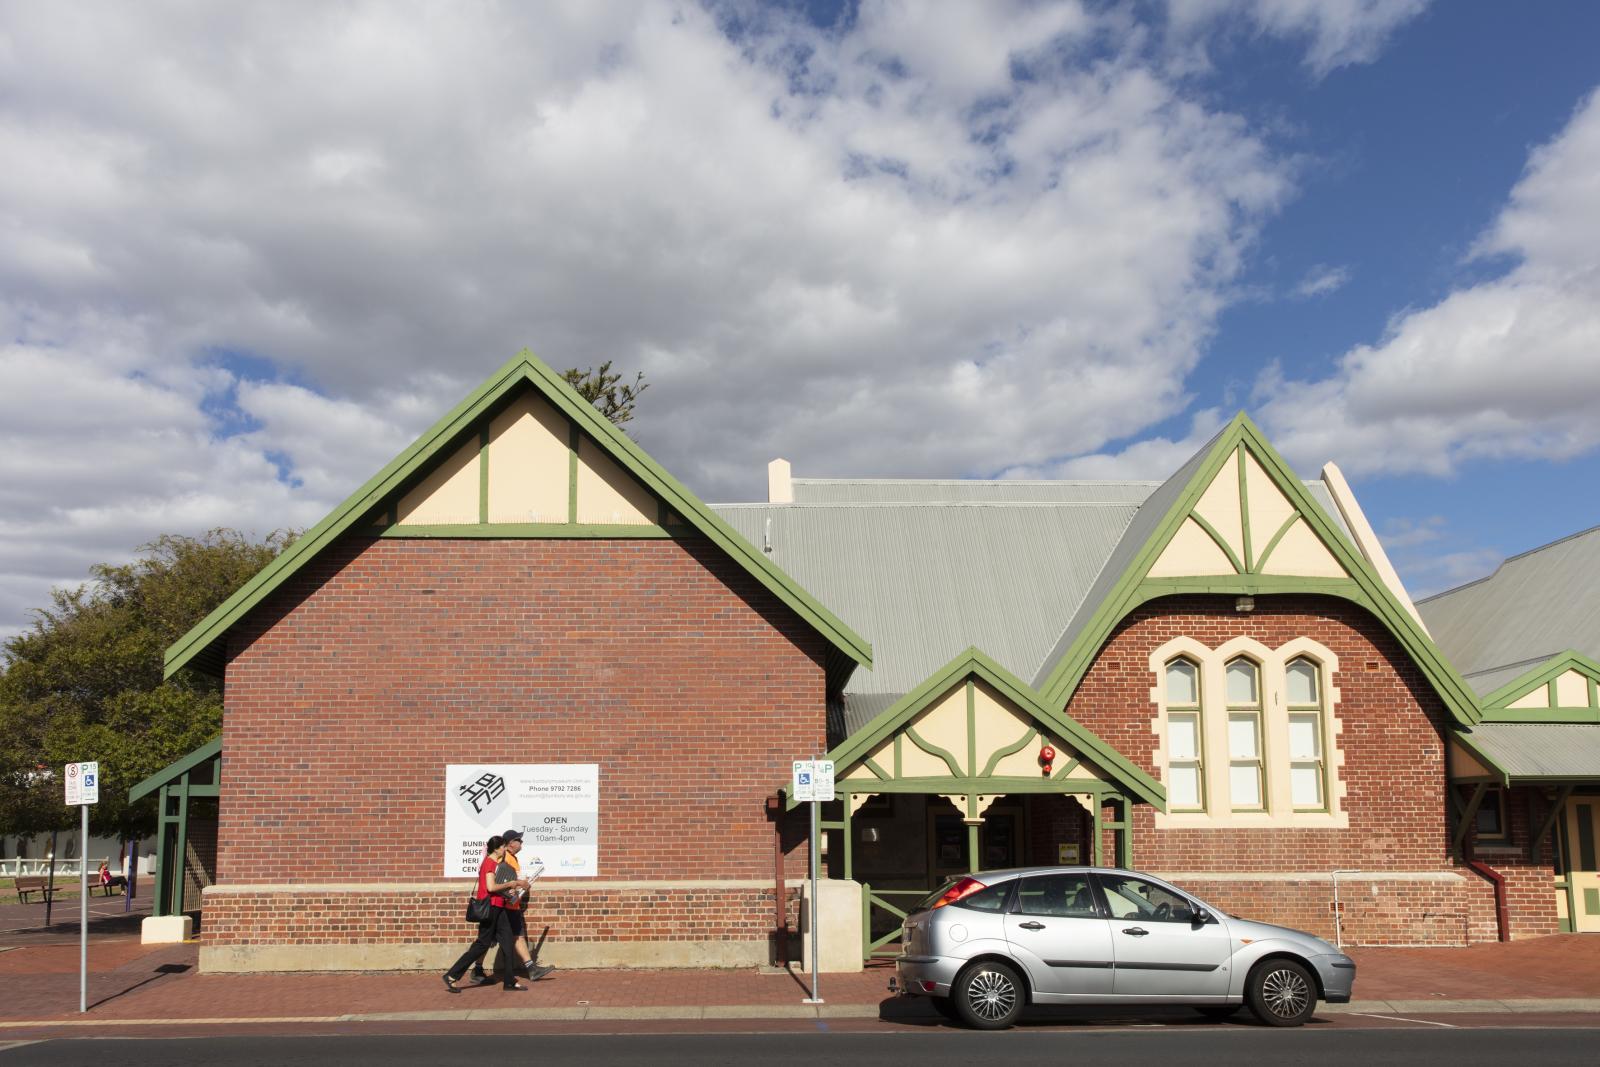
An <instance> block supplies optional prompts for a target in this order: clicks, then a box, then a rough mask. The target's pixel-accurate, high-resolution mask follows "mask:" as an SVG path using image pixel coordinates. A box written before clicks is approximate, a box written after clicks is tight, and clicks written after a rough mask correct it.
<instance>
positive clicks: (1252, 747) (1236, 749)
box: [1225, 656, 1267, 811]
mask: <svg viewBox="0 0 1600 1067" xmlns="http://www.w3.org/2000/svg"><path fill="white" fill-rule="evenodd" d="M1225 676H1226V692H1227V700H1228V800H1229V803H1230V805H1231V806H1232V807H1233V810H1234V811H1263V810H1265V809H1266V806H1267V805H1266V796H1267V790H1266V776H1265V774H1264V773H1263V769H1262V761H1261V752H1262V744H1261V668H1260V667H1259V666H1257V665H1256V663H1255V661H1254V660H1249V659H1245V658H1244V657H1243V656H1241V657H1239V658H1238V659H1235V660H1230V661H1229V662H1228V666H1227V668H1226V670H1225Z"/></svg>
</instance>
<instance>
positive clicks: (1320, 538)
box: [1034, 412, 1480, 725]
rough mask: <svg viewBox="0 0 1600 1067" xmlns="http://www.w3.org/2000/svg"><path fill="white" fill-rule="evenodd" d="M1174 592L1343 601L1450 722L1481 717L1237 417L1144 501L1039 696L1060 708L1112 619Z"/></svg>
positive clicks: (1378, 583)
mask: <svg viewBox="0 0 1600 1067" xmlns="http://www.w3.org/2000/svg"><path fill="white" fill-rule="evenodd" d="M1158 505H1159V510H1157V506H1158ZM1181 593H1208V594H1219V593H1220V594H1228V595H1237V596H1240V597H1255V596H1259V595H1270V594H1276V593H1305V594H1317V595H1326V596H1334V597H1339V598H1341V599H1344V600H1348V601H1350V602H1352V603H1354V604H1357V605H1359V606H1360V607H1362V608H1363V609H1365V610H1366V611H1368V612H1369V613H1371V614H1372V615H1373V616H1374V617H1376V618H1377V619H1378V621H1379V622H1380V623H1382V624H1383V626H1384V627H1385V629H1387V630H1388V631H1389V632H1390V633H1391V634H1392V635H1393V636H1394V637H1395V638H1396V640H1397V641H1398V642H1399V643H1400V645H1401V646H1402V648H1404V650H1405V651H1406V653H1407V654H1408V655H1409V656H1410V657H1411V659H1412V661H1413V662H1415V663H1416V664H1417V666H1418V667H1419V668H1420V670H1421V671H1422V674H1423V675H1424V677H1425V678H1426V679H1427V681H1428V682H1429V684H1430V685H1431V686H1432V687H1433V689H1434V690H1435V692H1437V693H1438V694H1439V696H1440V698H1441V699H1442V700H1443V702H1444V704H1445V706H1446V708H1447V709H1448V710H1449V711H1450V713H1451V715H1452V716H1453V717H1454V718H1455V719H1456V721H1457V722H1458V723H1459V724H1461V725H1471V724H1473V723H1476V722H1477V721H1478V720H1479V717H1480V713H1479V709H1478V702H1477V699H1476V696H1475V694H1473V693H1472V691H1471V690H1470V689H1469V688H1468V687H1467V685H1466V683H1465V682H1464V681H1463V680H1462V679H1461V676H1460V675H1459V674H1458V673H1457V672H1456V670H1455V668H1454V667H1453V666H1451V664H1450V663H1449V662H1448V661H1447V660H1446V659H1445V658H1444V656H1443V654H1442V653H1440V651H1439V649H1438V648H1437V646H1435V645H1434V643H1433V641H1432V640H1431V639H1430V638H1429V637H1428V635H1427V633H1426V632H1424V631H1423V629H1422V627H1421V626H1420V624H1419V623H1418V621H1417V619H1416V618H1414V617H1413V616H1412V615H1411V613H1410V612H1408V611H1407V610H1406V609H1405V607H1404V606H1403V605H1401V604H1400V602H1399V601H1398V600H1396V599H1395V596H1394V593H1393V591H1392V590H1390V589H1389V587H1388V586H1387V585H1386V584H1384V582H1383V580H1382V578H1380V577H1379V576H1378V574H1377V572H1376V571H1374V570H1373V568H1372V565H1371V564H1370V563H1369V562H1368V561H1367V560H1366V558H1365V557H1363V556H1362V555H1361V553H1360V552H1359V551H1357V550H1356V549H1355V547H1354V546H1352V545H1351V544H1350V543H1349V542H1348V541H1346V540H1345V538H1344V537H1343V536H1342V535H1341V534H1340V533H1339V531H1338V529H1337V528H1336V527H1335V526H1334V524H1333V520H1332V519H1331V518H1330V517H1329V516H1328V515H1327V514H1326V513H1324V512H1323V511H1322V509H1321V508H1319V507H1318V506H1317V505H1316V503H1315V502H1314V501H1313V500H1312V499H1311V496H1310V494H1309V493H1308V492H1307V491H1306V487H1305V485H1304V483H1303V482H1301V481H1300V480H1299V479H1298V478H1296V477H1295V475H1294V472H1293V471H1291V470H1290V469H1289V466H1288V464H1287V463H1285V462H1284V460H1283V458H1282V457H1281V456H1279V455H1278V454H1277V452H1276V451H1275V450H1274V449H1273V448H1272V446H1271V445H1270V444H1269V443H1268V442H1267V440H1266V438H1265V437H1264V436H1263V435H1262V434H1261V431H1260V430H1258V429H1257V428H1256V427H1255V425H1254V424H1253V423H1251V422H1250V420H1249V419H1248V418H1246V417H1245V415H1244V413H1243V412H1240V413H1239V414H1238V415H1237V416H1235V417H1234V419H1233V421H1232V422H1230V423H1229V424H1228V426H1227V427H1226V428H1224V429H1223V430H1222V431H1221V432H1220V433H1218V434H1217V436H1216V437H1214V438H1212V440H1211V441H1210V442H1209V443H1208V444H1207V445H1206V447H1205V448H1203V449H1201V450H1200V452H1198V453H1196V455H1195V456H1194V457H1193V458H1191V459H1190V460H1189V462H1188V463H1185V464H1184V466H1183V467H1182V468H1180V469H1179V471H1178V472H1177V473H1176V474H1174V475H1173V477H1172V478H1170V479H1168V481H1167V482H1165V483H1163V485H1162V486H1161V488H1160V489H1158V490H1156V492H1155V493H1152V494H1151V497H1150V501H1149V503H1147V504H1146V506H1145V508H1142V509H1140V514H1139V516H1138V517H1137V521H1136V522H1135V523H1134V524H1131V525H1130V526H1129V528H1128V530H1127V532H1126V533H1125V534H1124V537H1123V541H1122V542H1121V543H1119V544H1118V546H1117V548H1116V550H1115V551H1114V552H1113V553H1112V556H1111V559H1110V560H1108V562H1107V564H1106V568H1105V570H1104V571H1102V573H1101V576H1100V577H1099V578H1098V579H1096V583H1095V589H1094V590H1093V591H1092V596H1091V597H1090V598H1086V599H1085V601H1084V603H1083V604H1082V605H1081V606H1080V607H1079V609H1078V611H1077V612H1076V613H1074V615H1073V617H1072V618H1071V619H1070V620H1069V621H1068V623H1067V626H1066V628H1065V630H1064V631H1063V633H1062V636H1061V638H1060V639H1059V640H1058V641H1057V643H1056V646H1055V648H1054V649H1052V651H1051V653H1050V655H1049V656H1048V657H1046V659H1045V661H1044V663H1043V664H1041V665H1040V668H1039V671H1038V672H1037V674H1036V676H1035V682H1034V686H1035V688H1036V690H1037V691H1038V692H1039V693H1041V694H1042V695H1043V697H1044V699H1045V701H1046V702H1047V703H1048V704H1049V705H1050V706H1052V707H1065V706H1066V703H1067V701H1068V700H1069V699H1070V698H1071V696H1072V693H1073V691H1074V690H1075V689H1076V688H1077V685H1078V683H1079V682H1080V681H1081V680H1082V678H1083V676H1084V673H1085V672H1086V671H1087V670H1088V669H1089V665H1090V663H1091V662H1093V659H1094V656H1095V655H1096V653H1097V652H1098V651H1099V649H1100V647H1101V645H1102V644H1103V643H1104V642H1105V640H1106V638H1107V637H1108V636H1109V635H1110V633H1111V631H1112V629H1113V628H1114V627H1115V626H1116V625H1117V623H1118V622H1120V621H1121V620H1122V619H1123V618H1125V617H1126V616H1127V615H1128V613H1129V612H1131V611H1133V610H1134V609H1135V608H1137V607H1138V606H1139V605H1140V604H1142V603H1144V602H1145V601H1147V600H1152V599H1155V598H1157V597H1161V596H1168V595H1172V594H1181Z"/></svg>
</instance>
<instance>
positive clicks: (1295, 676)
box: [1284, 656, 1328, 811]
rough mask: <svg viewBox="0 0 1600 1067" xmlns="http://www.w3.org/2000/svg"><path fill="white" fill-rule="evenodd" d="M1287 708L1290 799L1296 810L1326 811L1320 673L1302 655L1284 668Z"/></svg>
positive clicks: (1326, 791)
mask: <svg viewBox="0 0 1600 1067" xmlns="http://www.w3.org/2000/svg"><path fill="white" fill-rule="evenodd" d="M1284 690H1285V696H1286V697H1287V698H1288V699H1287V704H1288V706H1289V799H1290V802H1291V803H1292V804H1293V805H1294V810H1295V811H1325V810H1327V807H1328V800H1327V797H1328V771H1327V765H1326V763H1325V761H1324V759H1323V739H1322V672H1321V670H1320V668H1319V667H1318V665H1317V664H1316V663H1315V662H1314V661H1312V660H1310V659H1307V658H1306V657H1304V656H1301V657H1300V658H1298V659H1295V660H1292V661H1290V663H1289V665H1288V666H1287V667H1286V668H1284Z"/></svg>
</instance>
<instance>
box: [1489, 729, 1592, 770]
mask: <svg viewBox="0 0 1600 1067" xmlns="http://www.w3.org/2000/svg"><path fill="white" fill-rule="evenodd" d="M1470 737H1471V739H1472V742H1473V744H1475V745H1476V746H1477V747H1478V748H1480V749H1482V750H1483V753H1484V755H1486V756H1488V757H1489V758H1490V759H1492V760H1494V762H1495V763H1497V764H1499V765H1500V767H1501V768H1502V769H1504V770H1505V772H1506V773H1507V774H1508V775H1509V776H1510V777H1511V778H1513V779H1516V778H1547V779H1553V780H1564V781H1576V780H1581V779H1588V780H1590V781H1600V725H1595V724H1593V723H1583V724H1569V723H1479V724H1478V725H1477V726H1474V727H1473V728H1472V730H1471V733H1470Z"/></svg>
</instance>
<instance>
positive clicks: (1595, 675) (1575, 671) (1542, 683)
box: [1483, 651, 1600, 723]
mask: <svg viewBox="0 0 1600 1067" xmlns="http://www.w3.org/2000/svg"><path fill="white" fill-rule="evenodd" d="M1483 721H1485V722H1501V723H1509V722H1526V723H1600V663H1596V662H1595V661H1594V660H1592V659H1589V658H1588V657H1587V656H1584V655H1581V654H1579V653H1577V652H1573V651H1567V652H1563V653H1561V654H1560V655H1558V656H1552V657H1551V658H1550V659H1548V660H1546V661H1545V662H1544V663H1541V664H1540V665H1539V666H1537V667H1535V668H1534V669H1533V670H1531V671H1529V672H1528V673H1526V674H1524V675H1522V676H1521V677H1520V678H1517V679H1515V680H1514V681H1511V682H1509V683H1507V684H1506V685H1504V686H1502V687H1500V688H1499V689H1497V690H1495V691H1494V692H1493V693H1491V694H1489V696H1488V697H1487V698H1485V700H1484V713H1483Z"/></svg>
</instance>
